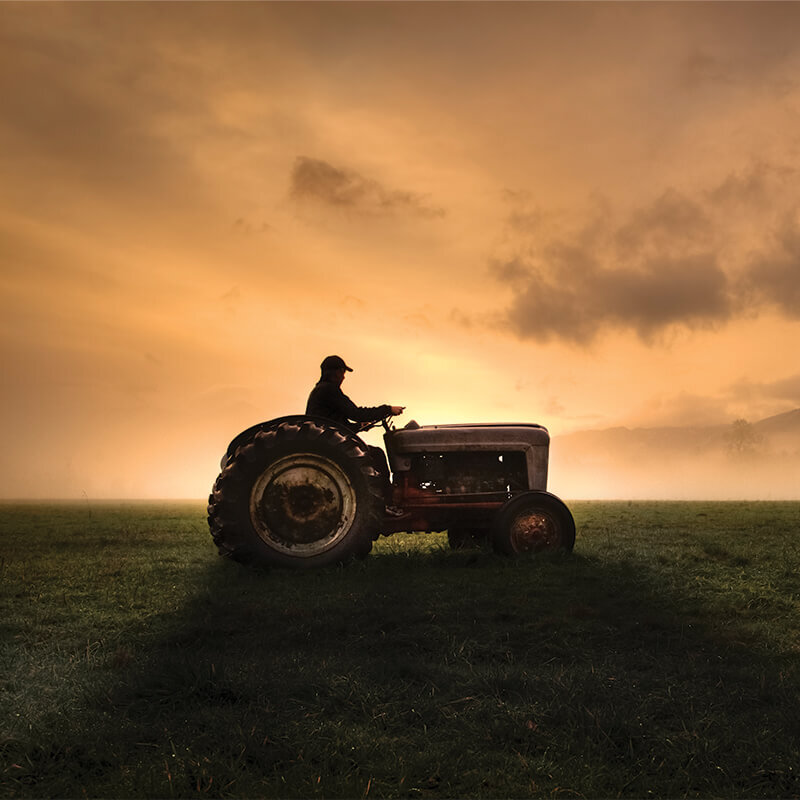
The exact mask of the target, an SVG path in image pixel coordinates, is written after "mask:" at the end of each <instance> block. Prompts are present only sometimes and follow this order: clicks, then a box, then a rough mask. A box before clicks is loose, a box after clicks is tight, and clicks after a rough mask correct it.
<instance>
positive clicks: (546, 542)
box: [511, 510, 559, 553]
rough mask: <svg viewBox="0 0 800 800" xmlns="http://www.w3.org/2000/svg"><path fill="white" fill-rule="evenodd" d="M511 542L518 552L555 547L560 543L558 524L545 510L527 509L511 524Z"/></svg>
mask: <svg viewBox="0 0 800 800" xmlns="http://www.w3.org/2000/svg"><path fill="white" fill-rule="evenodd" d="M511 544H512V546H513V548H514V550H515V551H516V552H517V553H528V552H537V551H539V550H549V549H552V548H555V547H557V546H558V544H559V535H558V526H557V525H556V524H555V522H554V521H553V520H552V518H551V517H550V515H549V514H547V513H545V512H543V511H538V510H532V511H525V512H523V513H522V514H519V515H518V516H517V517H516V518H515V519H514V522H513V523H512V525H511Z"/></svg>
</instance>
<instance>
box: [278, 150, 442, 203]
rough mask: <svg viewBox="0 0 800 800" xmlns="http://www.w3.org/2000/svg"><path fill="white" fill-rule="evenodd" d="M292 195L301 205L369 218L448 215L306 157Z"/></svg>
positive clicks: (417, 197)
mask: <svg viewBox="0 0 800 800" xmlns="http://www.w3.org/2000/svg"><path fill="white" fill-rule="evenodd" d="M289 195H290V197H291V198H292V199H293V200H296V201H297V202H300V203H316V204H318V205H322V206H327V207H329V208H337V209H342V210H346V211H351V212H356V213H359V214H366V215H379V216H388V215H392V214H396V213H397V214H410V215H412V216H418V217H424V218H435V217H442V216H444V213H445V212H444V209H442V208H437V207H435V206H431V205H429V204H428V202H427V201H426V199H425V196H424V195H421V194H416V193H414V192H408V191H401V190H397V189H388V188H386V187H385V186H383V185H382V184H380V183H379V182H378V181H376V180H374V179H372V178H366V177H364V176H363V175H360V174H359V173H358V172H355V171H353V170H351V169H347V168H343V167H335V166H333V165H332V164H330V163H328V162H327V161H322V160H321V159H317V158H308V157H306V156H298V157H297V159H296V160H295V163H294V167H293V168H292V174H291V185H290V189H289Z"/></svg>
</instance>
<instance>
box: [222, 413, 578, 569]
mask: <svg viewBox="0 0 800 800" xmlns="http://www.w3.org/2000/svg"><path fill="white" fill-rule="evenodd" d="M380 422H381V423H382V424H383V427H384V437H383V439H384V443H385V447H386V453H387V455H388V460H389V465H390V468H391V472H392V477H391V487H390V488H389V487H387V486H386V485H385V480H386V479H385V478H382V477H381V475H380V471H379V470H378V469H376V465H375V463H374V462H373V460H372V456H371V454H370V452H369V450H368V448H367V445H366V443H365V442H364V441H363V440H362V439H361V437H360V436H358V435H357V434H355V433H353V432H352V431H351V430H349V429H348V428H346V427H344V426H342V425H337V424H336V423H334V422H331V421H329V420H325V419H322V418H316V417H308V416H289V417H280V418H278V419H273V420H269V421H268V422H262V423H261V424H259V425H254V426H253V427H251V428H248V429H247V430H246V431H243V432H242V433H240V434H239V435H238V436H237V437H236V438H235V439H234V440H233V441H232V442H231V443H230V445H229V446H228V449H227V451H226V453H225V455H224V456H223V458H222V462H221V469H222V471H221V472H220V474H219V477H218V478H217V480H216V483H215V484H214V488H213V491H212V493H211V496H210V497H209V506H208V524H209V527H210V529H211V534H212V536H213V538H214V541H215V543H216V544H217V547H218V548H219V552H220V553H221V554H222V555H224V556H228V557H230V558H233V559H235V560H236V561H240V562H242V563H249V564H254V565H259V566H271V565H274V566H287V567H301V568H303V567H318V566H326V565H329V564H335V563H340V562H344V561H347V560H349V559H350V558H352V557H356V558H363V557H364V556H366V555H367V554H368V553H369V552H370V550H371V549H372V543H373V541H375V540H376V539H377V538H378V537H379V536H381V535H386V536H388V535H391V534H393V533H399V532H403V531H408V532H412V531H414V532H423V531H425V532H433V531H445V530H446V531H447V536H448V541H449V543H450V546H451V547H453V548H462V547H469V546H472V545H480V544H482V543H484V542H487V543H489V542H490V543H491V545H492V546H493V547H494V549H495V550H496V551H497V552H500V553H504V554H507V555H511V556H513V555H518V554H522V553H527V552H536V551H546V550H563V551H571V550H572V548H573V546H574V543H575V522H574V520H573V518H572V514H571V513H570V511H569V509H568V508H567V506H566V505H565V504H564V503H563V502H562V501H561V500H559V499H558V498H557V497H556V496H555V495H553V494H550V493H549V492H548V491H547V465H548V456H549V447H550V436H549V434H548V432H547V429H546V428H544V427H542V426H541V425H533V424H472V425H464V424H462V425H417V424H416V423H415V422H410V423H409V424H408V425H406V426H405V427H404V428H399V429H395V428H393V427H392V425H391V423H390V422H389V421H388V420H387V419H384V420H381V421H380ZM374 424H378V423H373V425H374ZM366 427H371V425H370V426H365V428H366ZM362 432H363V430H362ZM387 491H390V492H391V498H390V503H389V505H390V506H391V507H392V512H393V513H391V514H390V513H387V511H386V505H387Z"/></svg>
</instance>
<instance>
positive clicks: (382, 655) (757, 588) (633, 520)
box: [0, 503, 800, 798]
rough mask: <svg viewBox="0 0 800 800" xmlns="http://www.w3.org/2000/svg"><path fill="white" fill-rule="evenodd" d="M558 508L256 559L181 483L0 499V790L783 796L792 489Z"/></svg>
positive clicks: (790, 776)
mask: <svg viewBox="0 0 800 800" xmlns="http://www.w3.org/2000/svg"><path fill="white" fill-rule="evenodd" d="M571 507H572V509H573V512H574V514H575V517H576V521H577V523H578V538H577V543H576V548H575V553H574V554H573V555H572V556H570V557H558V556H555V557H554V556H550V557H539V558H524V559H521V560H517V561H512V560H507V559H503V558H500V557H497V556H494V555H493V554H491V553H489V552H484V551H479V550H474V551H459V552H454V551H450V550H449V549H448V548H447V544H446V537H445V536H444V535H442V534H435V535H398V536H394V537H391V538H388V539H383V540H381V541H379V542H378V543H377V544H376V547H375V549H374V551H373V554H372V556H370V558H368V559H366V560H365V561H363V562H358V563H355V564H352V565H350V566H349V567H346V568H331V569H325V570H320V571H314V572H287V571H282V570H273V571H269V572H260V571H253V570H249V569H245V568H242V567H239V566H238V565H236V564H232V563H229V562H227V561H224V560H222V559H219V558H218V557H217V556H216V552H215V550H214V547H213V545H212V543H211V539H210V536H209V534H208V530H207V528H206V525H205V518H204V507H203V506H202V505H201V504H199V503H183V504H177V503H173V504H158V505H156V504H127V505H121V504H120V505H97V504H91V505H90V504H88V503H83V504H77V503H76V504H72V505H66V504H61V505H33V504H28V505H22V504H4V505H2V506H0V510H2V523H0V543H2V549H0V795H2V796H5V797H87V796H88V797H189V796H201V795H204V796H209V797H217V796H231V797H410V798H414V797H418V798H422V797H428V798H435V797H531V796H564V797H616V796H622V797H647V796H651V797H730V798H746V797H798V796H800V668H799V667H800V571H799V570H798V567H800V530H798V528H799V527H800V504H797V503H574V504H571Z"/></svg>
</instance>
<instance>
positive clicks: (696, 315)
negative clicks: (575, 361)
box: [490, 160, 800, 344]
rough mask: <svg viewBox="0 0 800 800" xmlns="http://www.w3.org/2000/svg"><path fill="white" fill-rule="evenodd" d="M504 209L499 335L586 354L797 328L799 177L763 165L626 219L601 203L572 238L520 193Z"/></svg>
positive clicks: (496, 271) (493, 269)
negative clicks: (601, 340) (757, 326)
mask: <svg viewBox="0 0 800 800" xmlns="http://www.w3.org/2000/svg"><path fill="white" fill-rule="evenodd" d="M504 200H505V202H506V203H507V204H510V206H511V210H510V212H509V214H508V216H507V220H506V229H507V236H506V239H507V241H509V242H510V243H511V252H510V254H506V255H505V257H503V258H498V257H495V258H494V259H491V260H490V273H491V275H492V276H493V277H494V278H495V280H497V281H498V282H500V283H502V284H504V285H506V286H507V287H508V288H509V289H510V290H511V293H512V296H511V301H510V303H509V305H508V307H507V308H506V310H505V311H504V312H503V313H502V314H501V316H500V325H501V326H505V327H506V328H508V329H509V330H510V331H512V332H513V333H514V334H516V335H517V336H519V337H520V338H531V339H538V340H543V341H546V340H549V339H561V340H563V341H566V342H572V343H581V344H587V343H589V342H591V341H592V340H593V339H594V338H595V337H596V336H598V335H599V334H600V333H601V332H602V331H604V330H606V329H610V328H613V329H618V330H630V331H633V332H635V333H636V334H637V335H638V336H639V337H640V338H641V339H642V340H644V341H652V340H653V339H654V338H655V337H657V336H658V335H659V334H661V333H663V332H665V331H666V330H667V329H669V328H671V327H674V326H683V327H685V328H689V329H696V328H703V327H709V326H715V325H719V324H723V323H725V322H728V321H730V320H731V319H733V318H735V317H746V316H753V315H757V314H759V313H760V312H761V311H764V310H773V311H774V310H777V311H778V312H779V313H780V314H781V315H783V316H784V317H787V318H790V319H800V188H798V183H797V181H796V169H795V168H794V167H791V166H784V165H781V164H773V163H767V162H764V161H759V160H756V161H754V162H753V163H752V164H750V165H747V166H745V167H742V168H740V169H738V170H735V171H732V172H730V173H729V174H728V175H726V176H724V177H723V178H722V179H720V180H719V181H718V182H717V183H716V184H714V185H712V186H711V187H710V188H708V189H705V190H696V191H694V192H693V193H688V192H685V191H683V192H682V191H678V190H676V189H673V188H670V189H667V190H665V191H662V192H661V193H660V194H658V195H657V196H656V198H655V199H654V200H653V201H652V202H650V203H649V204H646V205H644V206H641V207H639V208H636V209H633V210H632V211H630V212H629V213H628V214H627V216H626V217H625V218H623V219H621V220H619V219H617V218H615V215H614V213H613V210H612V209H611V208H610V207H609V205H608V204H607V203H605V202H602V201H601V202H594V205H593V207H592V209H591V210H589V211H588V212H585V213H583V214H576V215H574V220H577V222H575V221H573V224H572V226H571V229H568V228H567V226H566V225H565V224H564V221H563V218H562V219H556V217H555V215H550V216H548V215H545V214H543V213H542V212H541V211H540V210H538V209H533V210H531V209H529V208H528V207H527V203H528V196H527V195H525V193H523V192H506V193H505V195H504ZM562 216H563V215H562ZM520 220H531V221H535V224H531V225H530V226H521V225H520V224H519V222H520Z"/></svg>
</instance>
